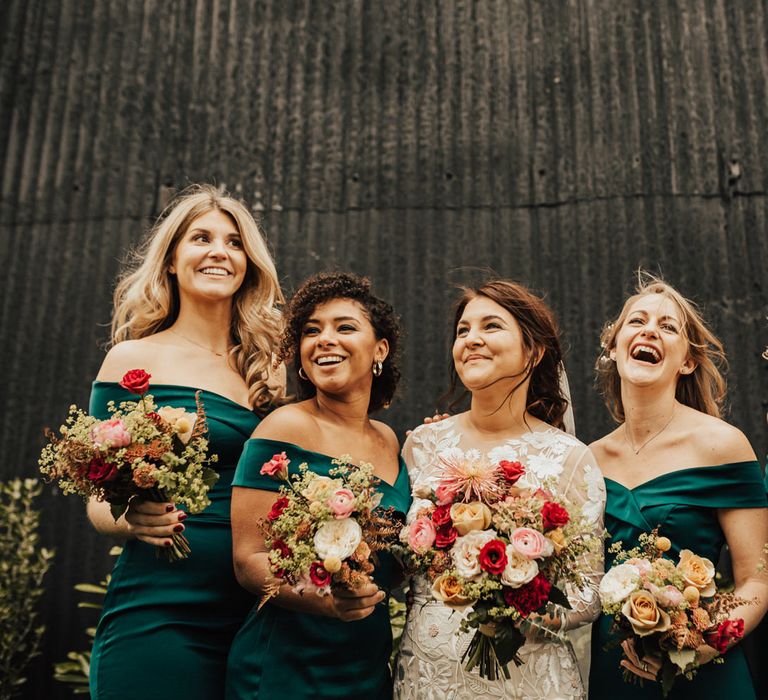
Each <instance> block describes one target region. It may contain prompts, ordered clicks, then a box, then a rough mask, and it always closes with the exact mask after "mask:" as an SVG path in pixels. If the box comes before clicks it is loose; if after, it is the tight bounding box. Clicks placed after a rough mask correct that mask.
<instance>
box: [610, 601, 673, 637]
mask: <svg viewBox="0 0 768 700" xmlns="http://www.w3.org/2000/svg"><path fill="white" fill-rule="evenodd" d="M621 612H622V613H623V614H624V617H626V618H627V620H629V624H630V625H632V629H633V630H634V631H635V633H636V634H638V635H639V636H641V637H645V636H647V635H649V634H653V633H654V632H665V631H666V630H668V629H669V628H670V627H671V626H672V620H670V618H669V615H667V613H665V612H664V611H663V610H662V609H661V608H659V606H658V605H657V604H656V599H655V598H654V597H653V595H652V594H651V593H649V592H648V591H634V592H633V593H630V594H629V598H628V599H627V602H626V603H624V606H623V607H622V608H621Z"/></svg>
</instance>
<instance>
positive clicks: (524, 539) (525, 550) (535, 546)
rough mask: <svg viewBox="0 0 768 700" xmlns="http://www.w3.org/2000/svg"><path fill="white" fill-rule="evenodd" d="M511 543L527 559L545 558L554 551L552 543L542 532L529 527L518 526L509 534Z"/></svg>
mask: <svg viewBox="0 0 768 700" xmlns="http://www.w3.org/2000/svg"><path fill="white" fill-rule="evenodd" d="M509 543H510V544H511V545H512V547H514V549H515V551H516V552H517V553H518V554H519V555H520V556H522V557H525V558H526V559H543V558H544V557H548V556H549V555H550V554H552V552H553V551H554V548H553V546H552V543H551V542H550V541H549V540H548V539H547V538H546V537H544V535H542V534H541V533H540V532H536V530H531V528H529V527H518V528H516V529H515V530H513V531H512V534H511V535H510V536H509Z"/></svg>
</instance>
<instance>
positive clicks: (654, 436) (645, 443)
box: [624, 407, 675, 454]
mask: <svg viewBox="0 0 768 700" xmlns="http://www.w3.org/2000/svg"><path fill="white" fill-rule="evenodd" d="M674 417H675V409H674V407H673V408H672V415H671V416H670V417H669V420H668V421H667V422H666V423H665V424H664V427H663V428H662V429H661V430H659V432H658V433H654V434H653V435H651V437H649V438H648V439H647V440H646V441H645V442H644V443H643V444H642V445H640V447H638V448H635V445H634V444H633V442H632V438H630V437H629V430H628V429H627V423H626V421H625V422H624V439H625V440H626V441H627V444H628V445H629V446H630V448H631V449H632V452H634V453H635V454H640V450H642V449H643V448H644V447H645V446H646V445H647V444H648V443H649V442H651V440H655V439H656V438H657V437H659V435H661V434H662V433H663V432H664V431H665V430H666V429H667V428H668V427H669V426H670V424H671V423H672V419H673V418H674Z"/></svg>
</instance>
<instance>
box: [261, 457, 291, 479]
mask: <svg viewBox="0 0 768 700" xmlns="http://www.w3.org/2000/svg"><path fill="white" fill-rule="evenodd" d="M290 463H291V460H290V459H288V457H287V456H286V455H285V452H281V453H280V454H276V455H272V459H270V460H269V462H264V464H263V465H262V467H261V470H260V472H259V473H260V474H266V475H267V476H271V477H272V478H273V479H275V480H276V481H284V480H285V479H287V478H288V465H289V464H290Z"/></svg>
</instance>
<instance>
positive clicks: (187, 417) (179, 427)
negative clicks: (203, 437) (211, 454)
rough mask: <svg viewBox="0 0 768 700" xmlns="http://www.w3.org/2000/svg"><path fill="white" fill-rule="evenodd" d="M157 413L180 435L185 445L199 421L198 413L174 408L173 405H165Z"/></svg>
mask: <svg viewBox="0 0 768 700" xmlns="http://www.w3.org/2000/svg"><path fill="white" fill-rule="evenodd" d="M157 415H158V416H160V417H161V418H162V419H163V420H164V421H165V422H166V423H168V425H170V426H171V427H172V428H173V430H174V432H175V433H176V434H177V435H178V436H179V440H181V441H182V442H183V443H184V444H185V445H186V444H187V443H188V442H189V439H190V438H191V437H192V429H193V428H194V427H195V422H196V421H197V414H196V413H189V412H187V411H185V410H184V409H183V408H178V407H177V408H174V407H173V406H163V407H162V408H158V409H157Z"/></svg>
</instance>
